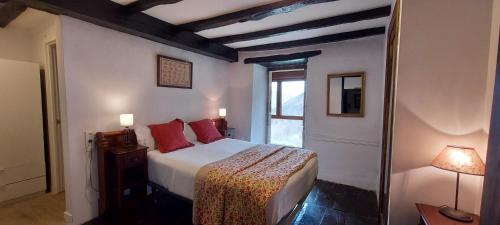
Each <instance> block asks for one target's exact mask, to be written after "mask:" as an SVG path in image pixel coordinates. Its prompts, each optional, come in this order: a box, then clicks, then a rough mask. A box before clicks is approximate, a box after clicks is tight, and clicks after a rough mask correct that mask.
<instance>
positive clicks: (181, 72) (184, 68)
mask: <svg viewBox="0 0 500 225" xmlns="http://www.w3.org/2000/svg"><path fill="white" fill-rule="evenodd" d="M157 85H158V87H173V88H186V89H192V88H193V63H192V62H189V61H185V60H180V59H175V58H171V57H167V56H163V55H158V77H157Z"/></svg>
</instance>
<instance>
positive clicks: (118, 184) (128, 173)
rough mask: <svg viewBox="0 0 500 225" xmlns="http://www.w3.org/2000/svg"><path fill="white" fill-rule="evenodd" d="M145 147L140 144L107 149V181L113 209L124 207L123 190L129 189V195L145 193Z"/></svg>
mask: <svg viewBox="0 0 500 225" xmlns="http://www.w3.org/2000/svg"><path fill="white" fill-rule="evenodd" d="M147 149H148V148H147V147H145V146H140V145H132V146H118V147H111V148H110V149H109V158H108V163H109V167H108V168H109V176H108V179H109V180H108V183H109V184H110V187H109V190H110V196H109V197H110V198H111V206H112V208H113V209H115V210H120V209H122V208H123V207H124V193H125V190H130V194H129V196H130V197H138V198H143V197H145V196H146V195H147V183H148V160H147Z"/></svg>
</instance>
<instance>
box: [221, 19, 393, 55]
mask: <svg viewBox="0 0 500 225" xmlns="http://www.w3.org/2000/svg"><path fill="white" fill-rule="evenodd" d="M386 23H387V19H386V18H380V19H374V20H367V21H361V22H356V23H350V24H341V25H338V26H332V27H325V28H319V29H312V30H304V31H295V32H290V33H286V34H284V35H279V36H273V37H269V38H261V39H256V40H251V41H242V42H235V43H231V44H227V46H229V47H231V48H242V47H248V46H255V45H263V44H270V43H277V42H285V41H294V40H300V39H306V38H314V37H319V36H324V35H329V34H337V33H343V32H349V31H356V30H362V29H367V28H373V27H381V26H385V24H386Z"/></svg>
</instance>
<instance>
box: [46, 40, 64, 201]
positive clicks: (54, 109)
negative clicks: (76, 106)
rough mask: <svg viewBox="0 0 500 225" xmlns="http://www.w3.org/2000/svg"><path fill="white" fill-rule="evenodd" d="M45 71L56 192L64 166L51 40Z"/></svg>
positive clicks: (61, 184)
mask: <svg viewBox="0 0 500 225" xmlns="http://www.w3.org/2000/svg"><path fill="white" fill-rule="evenodd" d="M46 59H47V62H46V65H47V68H46V73H47V75H48V78H49V83H48V84H47V92H46V93H45V94H46V95H47V96H50V99H48V100H47V108H48V112H49V113H48V121H49V122H48V123H49V125H48V128H49V129H48V132H49V136H50V140H49V146H50V147H49V149H50V151H49V152H50V160H49V161H50V174H51V181H50V183H51V184H50V186H51V191H50V192H51V193H53V194H56V193H59V192H62V191H64V166H63V151H62V130H61V110H60V108H61V101H60V93H59V90H60V87H59V74H58V70H57V68H58V64H57V44H56V42H55V41H51V42H49V43H47V44H46Z"/></svg>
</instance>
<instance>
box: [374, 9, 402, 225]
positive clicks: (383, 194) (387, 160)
mask: <svg viewBox="0 0 500 225" xmlns="http://www.w3.org/2000/svg"><path fill="white" fill-rule="evenodd" d="M399 6H400V3H399V0H398V1H396V4H395V7H394V10H393V11H394V12H393V15H392V19H391V23H390V26H389V33H388V36H387V53H386V54H387V56H386V75H385V76H386V77H385V93H384V123H383V136H382V154H381V157H380V159H381V163H380V188H379V224H387V219H388V217H389V187H390V173H391V154H392V149H391V143H392V125H393V121H394V116H393V112H394V93H395V91H394V88H395V77H396V69H397V58H398V45H399V18H400V10H399Z"/></svg>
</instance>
